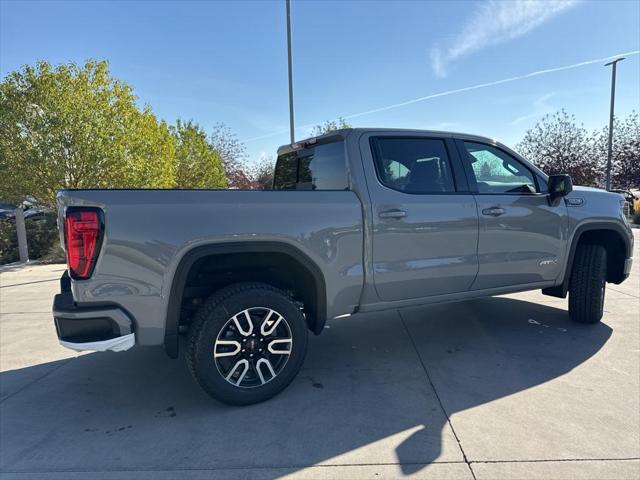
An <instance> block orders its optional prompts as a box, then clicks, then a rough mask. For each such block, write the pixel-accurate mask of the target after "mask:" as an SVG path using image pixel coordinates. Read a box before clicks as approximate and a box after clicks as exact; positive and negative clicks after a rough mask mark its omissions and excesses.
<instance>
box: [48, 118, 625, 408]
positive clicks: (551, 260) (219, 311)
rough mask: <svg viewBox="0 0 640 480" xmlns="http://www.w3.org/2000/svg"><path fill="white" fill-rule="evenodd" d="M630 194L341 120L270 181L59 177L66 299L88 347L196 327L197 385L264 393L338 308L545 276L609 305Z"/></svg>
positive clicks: (72, 340)
mask: <svg viewBox="0 0 640 480" xmlns="http://www.w3.org/2000/svg"><path fill="white" fill-rule="evenodd" d="M623 202H624V199H623V198H622V196H621V195H619V194H614V193H610V192H606V191H602V190H597V189H593V188H580V187H576V188H575V189H574V188H573V187H572V184H571V179H570V177H568V176H567V175H552V176H547V175H545V174H544V173H543V172H542V171H540V170H539V169H538V168H536V167H535V166H534V165H532V164H531V163H529V162H528V161H527V160H525V159H524V158H522V157H521V156H520V155H518V154H517V153H515V152H513V151H511V150H510V149H508V148H507V147H505V146H504V145H501V144H500V143H497V142H495V141H493V140H489V139H486V138H482V137H477V136H472V135H462V134H454V133H444V132H427V131H415V130H387V129H345V130H338V131H335V132H331V133H329V134H327V135H324V136H321V137H317V138H311V139H308V140H305V141H302V142H299V143H298V144H295V145H286V146H283V147H281V148H280V149H279V150H278V160H277V165H276V169H275V179H274V185H273V190H272V191H224V190H64V191H60V192H59V193H58V205H59V226H60V232H61V239H62V242H63V244H64V245H65V248H66V252H67V259H68V269H67V273H65V275H64V276H63V278H62V280H61V287H62V293H60V294H59V295H57V296H56V298H55V301H54V305H53V315H54V318H55V324H56V328H57V332H58V336H59V339H60V342H61V343H62V344H63V345H65V346H67V347H69V348H73V349H76V350H87V349H89V350H113V351H119V350H126V349H128V348H130V347H132V346H134V345H161V344H164V346H165V348H166V351H167V353H168V354H169V355H170V356H172V357H176V356H177V355H178V345H179V339H180V337H182V336H185V337H186V343H185V345H186V352H185V353H186V355H185V356H186V359H187V362H188V364H189V367H190V369H191V371H192V372H193V375H194V377H195V379H196V380H197V382H198V383H199V384H200V385H201V386H202V388H204V389H205V390H206V391H207V392H208V393H209V394H211V395H212V396H214V397H215V398H217V399H219V400H222V401H224V402H227V403H232V404H249V403H255V402H259V401H262V400H265V399H267V398H270V397H272V396H274V395H275V394H277V393H278V392H280V391H281V390H283V389H284V388H285V387H286V386H287V385H288V384H289V383H290V382H291V381H292V380H293V378H294V377H295V375H296V374H297V372H298V370H299V369H300V368H301V366H302V363H303V361H304V357H305V353H306V349H307V335H308V331H309V330H310V331H312V332H314V333H316V334H319V333H320V332H322V330H323V328H324V325H325V321H326V320H327V319H334V318H337V317H345V316H349V315H353V314H357V313H359V312H369V311H375V310H384V309H395V308H400V307H406V306H411V305H419V304H427V303H431V302H444V301H458V300H466V299H470V298H475V297H480V296H489V295H497V294H503V293H508V292H516V291H522V290H533V289H542V291H543V293H546V294H548V295H554V296H558V297H565V296H566V295H567V293H569V315H570V316H571V318H572V319H573V320H575V321H577V322H584V323H591V322H597V321H599V320H600V319H601V317H602V313H603V303H604V293H605V283H606V282H613V283H620V282H622V281H623V280H624V279H625V278H626V277H627V276H628V274H629V270H630V267H631V255H632V253H631V252H632V243H633V236H632V234H631V230H630V227H629V225H628V224H627V222H626V219H625V217H624V215H623V213H622V204H623Z"/></svg>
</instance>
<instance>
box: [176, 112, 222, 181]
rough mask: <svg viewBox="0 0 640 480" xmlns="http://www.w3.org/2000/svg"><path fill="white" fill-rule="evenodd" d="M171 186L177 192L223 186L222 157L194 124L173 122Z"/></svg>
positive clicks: (190, 122)
mask: <svg viewBox="0 0 640 480" xmlns="http://www.w3.org/2000/svg"><path fill="white" fill-rule="evenodd" d="M170 129H171V133H172V135H173V136H174V137H175V141H176V149H175V161H174V168H175V185H176V187H178V188H224V187H226V186H227V179H226V178H225V172H224V167H223V164H222V157H221V156H220V153H219V152H218V151H216V150H215V148H214V147H213V146H212V145H211V144H210V143H209V141H208V139H207V134H206V133H205V131H204V130H203V129H202V128H201V127H200V126H199V125H198V124H197V123H195V122H193V121H191V120H189V121H188V122H186V123H185V122H183V121H181V120H180V119H178V120H177V121H176V125H175V127H170Z"/></svg>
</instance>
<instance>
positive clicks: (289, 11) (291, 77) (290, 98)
mask: <svg viewBox="0 0 640 480" xmlns="http://www.w3.org/2000/svg"><path fill="white" fill-rule="evenodd" d="M286 4H287V61H288V64H289V131H290V134H291V145H293V144H294V143H295V133H294V130H293V69H292V66H291V0H286Z"/></svg>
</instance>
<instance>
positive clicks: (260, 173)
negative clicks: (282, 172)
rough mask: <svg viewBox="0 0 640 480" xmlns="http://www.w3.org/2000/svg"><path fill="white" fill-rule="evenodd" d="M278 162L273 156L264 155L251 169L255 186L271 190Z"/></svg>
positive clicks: (258, 188)
mask: <svg viewBox="0 0 640 480" xmlns="http://www.w3.org/2000/svg"><path fill="white" fill-rule="evenodd" d="M275 166H276V162H275V160H274V159H273V157H271V156H263V157H261V158H260V160H259V161H258V163H257V164H256V165H254V167H253V168H252V169H251V179H252V180H253V188H255V189H257V190H271V188H272V187H273V174H274V171H275Z"/></svg>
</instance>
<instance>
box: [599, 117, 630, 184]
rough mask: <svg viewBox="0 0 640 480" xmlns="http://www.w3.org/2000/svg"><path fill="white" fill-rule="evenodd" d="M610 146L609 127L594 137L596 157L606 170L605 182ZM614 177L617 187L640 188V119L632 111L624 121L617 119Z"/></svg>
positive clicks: (612, 162)
mask: <svg viewBox="0 0 640 480" xmlns="http://www.w3.org/2000/svg"><path fill="white" fill-rule="evenodd" d="M608 147H609V127H605V128H603V129H601V130H599V131H596V132H594V134H593V148H594V155H595V156H596V157H597V158H598V160H599V164H600V167H601V171H602V183H603V184H604V183H605V182H604V178H605V175H606V168H607V154H608ZM611 164H612V168H611V176H612V186H613V187H614V188H625V189H628V188H640V118H639V115H638V112H635V111H633V112H631V113H630V114H629V116H628V117H627V118H626V119H625V120H624V121H621V120H619V119H618V118H615V119H614V125H613V141H612V149H611Z"/></svg>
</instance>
